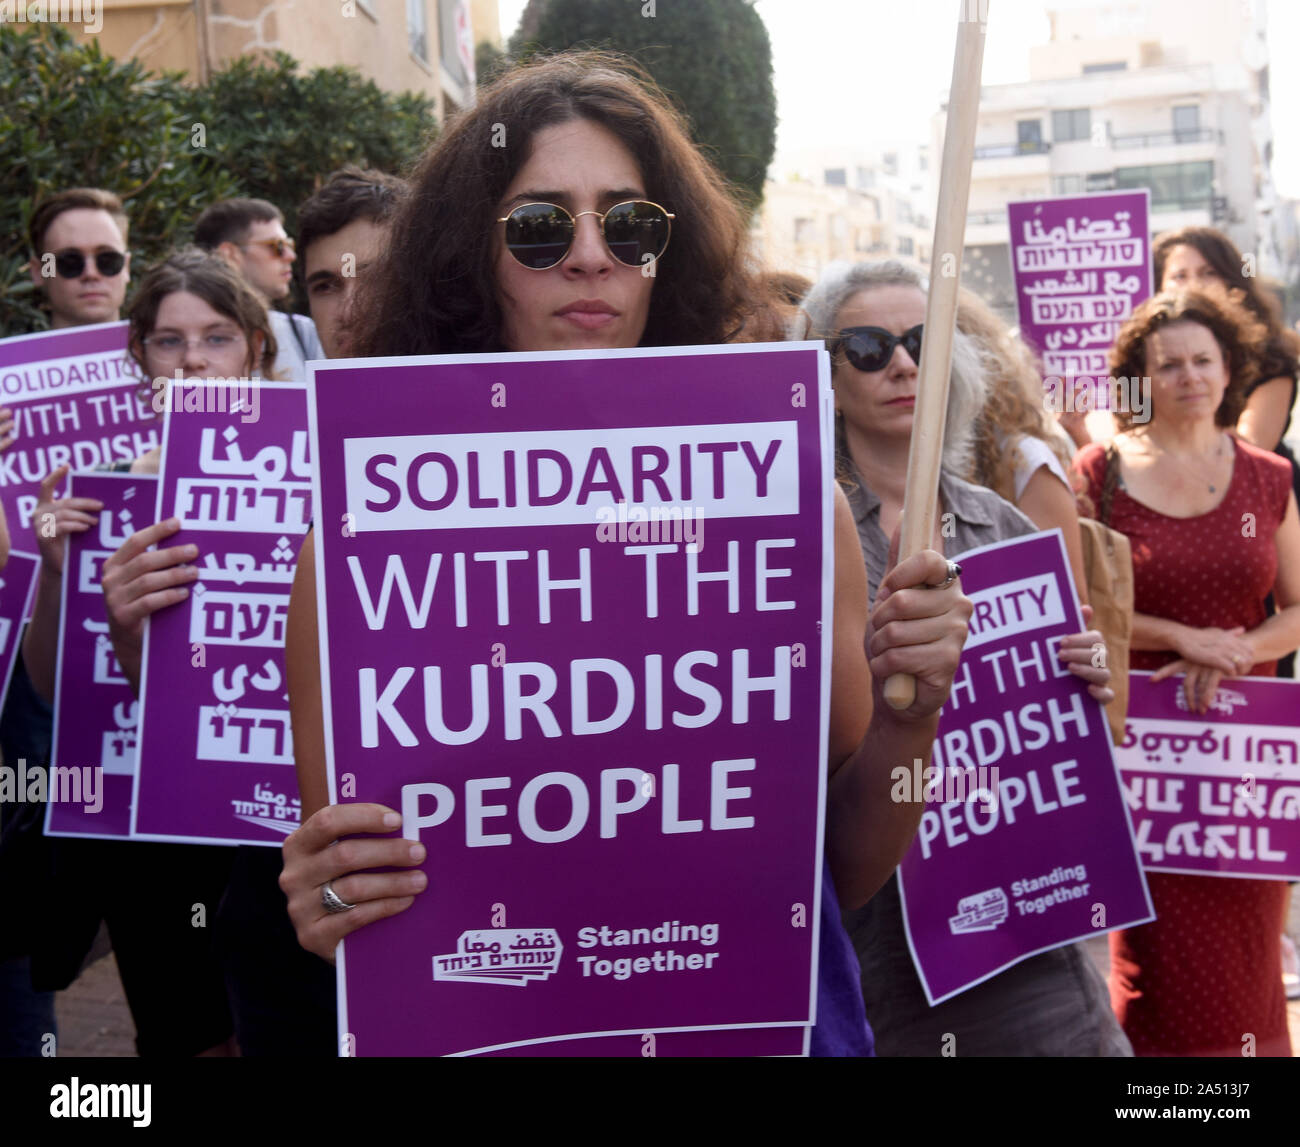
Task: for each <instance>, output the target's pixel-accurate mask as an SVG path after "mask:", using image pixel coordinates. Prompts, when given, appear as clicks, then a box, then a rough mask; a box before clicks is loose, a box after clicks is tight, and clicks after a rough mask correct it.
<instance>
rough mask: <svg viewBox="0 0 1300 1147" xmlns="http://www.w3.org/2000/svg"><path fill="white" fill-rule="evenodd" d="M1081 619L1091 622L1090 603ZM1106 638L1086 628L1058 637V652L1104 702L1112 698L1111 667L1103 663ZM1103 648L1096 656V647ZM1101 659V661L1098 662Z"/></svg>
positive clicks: (1093, 694) (1089, 689)
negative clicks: (1100, 655)
mask: <svg viewBox="0 0 1300 1147" xmlns="http://www.w3.org/2000/svg"><path fill="white" fill-rule="evenodd" d="M1082 609H1083V623H1084V625H1090V624H1091V623H1092V606H1090V605H1085V606H1083V607H1082ZM1105 648H1106V646H1105V639H1104V638H1103V637H1102V635H1101V634H1100V633H1099V632H1098V631H1097V630H1095V629H1085V630H1084V631H1083V632H1082V633H1071V634H1069V635H1068V636H1066V637H1062V638H1061V645H1060V651H1059V653H1058V654H1057V656H1058V657H1059V658H1060V659H1061V661H1063V662H1064V663H1065V664H1067V665H1068V666H1069V667H1070V672H1071V673H1073V674H1075V676H1077V677H1079V678H1080V679H1081V680H1083V681H1086V682H1087V683H1088V692H1089V694H1090V695H1091V696H1092V697H1093V698H1094V699H1095V700H1097V701H1100V702H1101V703H1102V704H1103V705H1109V704H1110V703H1111V702H1112V701H1113V700H1115V691H1114V690H1113V689H1112V688H1111V687H1110V667H1109V666H1108V665H1107V664H1106V658H1105V655H1104V654H1105ZM1098 649H1100V650H1101V651H1102V654H1103V655H1102V657H1101V658H1098V656H1097V651H1098ZM1098 661H1100V664H1098Z"/></svg>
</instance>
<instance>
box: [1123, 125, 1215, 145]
mask: <svg viewBox="0 0 1300 1147" xmlns="http://www.w3.org/2000/svg"><path fill="white" fill-rule="evenodd" d="M1222 138H1223V133H1222V132H1218V131H1215V130H1214V129H1213V128H1209V127H1196V128H1187V129H1185V130H1183V131H1156V132H1148V133H1146V134H1145V135H1113V136H1111V138H1110V145H1111V147H1113V148H1115V149H1116V150H1117V151H1119V150H1122V149H1124V148H1136V147H1171V146H1175V145H1177V144H1180V143H1215V142H1218V141H1221V140H1222Z"/></svg>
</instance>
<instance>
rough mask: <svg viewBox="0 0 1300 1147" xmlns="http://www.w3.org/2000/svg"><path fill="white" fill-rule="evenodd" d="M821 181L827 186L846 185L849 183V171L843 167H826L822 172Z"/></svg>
mask: <svg viewBox="0 0 1300 1147" xmlns="http://www.w3.org/2000/svg"><path fill="white" fill-rule="evenodd" d="M822 181H823V182H824V183H825V184H826V186H827V187H847V186H848V185H849V173H848V171H847V170H846V169H845V168H843V167H828V168H826V170H825V171H824V172H823V173H822Z"/></svg>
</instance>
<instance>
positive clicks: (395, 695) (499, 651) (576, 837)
mask: <svg viewBox="0 0 1300 1147" xmlns="http://www.w3.org/2000/svg"><path fill="white" fill-rule="evenodd" d="M313 369H314V375H315V378H314V386H313V390H312V407H311V410H312V435H313V450H314V456H315V457H316V459H317V463H318V466H317V472H316V479H315V481H316V483H317V485H316V487H315V491H316V504H317V506H318V507H319V514H318V518H317V522H316V525H317V531H316V535H315V538H314V545H315V554H316V572H317V595H318V597H317V601H318V610H319V616H320V633H321V657H322V662H323V666H324V671H323V677H322V691H323V701H324V705H325V714H326V730H327V754H326V755H327V761H328V764H329V768H330V779H331V793H332V794H337V795H335V797H334V799H339V797H341V798H342V799H344V800H348V801H354V800H355V801H379V802H382V803H385V804H388V805H390V806H391V807H393V808H398V809H401V810H402V813H403V818H404V824H403V831H404V833H405V835H406V836H408V837H409V838H411V839H413V840H420V841H422V842H423V843H424V844H425V845H426V846H427V848H428V858H427V861H426V868H427V871H428V873H429V876H430V888H429V891H428V892H427V893H426V894H423V895H422V896H420V897H418V898H417V899H416V902H415V905H414V906H413V907H412V908H411V909H410V910H408V911H407V912H404V913H401V914H400V915H398V916H395V917H392V918H390V919H386V920H381V921H378V922H377V923H375V924H372V925H370V926H368V927H366V928H364V929H361V930H360V931H358V932H356V933H354V934H353V935H351V936H349V937H348V938H347V940H346V941H345V942H344V944H343V946H342V948H341V949H340V953H339V960H338V966H339V975H340V1034H341V1037H342V1038H341V1044H342V1046H343V1047H344V1048H345V1049H348V1050H350V1052H351V1053H352V1054H358V1055H427V1054H470V1053H476V1052H486V1051H494V1050H505V1049H508V1048H512V1047H523V1046H529V1047H532V1048H533V1049H534V1050H535V1051H537V1052H538V1053H539V1054H566V1053H565V1052H564V1051H557V1050H556V1049H557V1048H558V1047H560V1045H559V1044H557V1043H554V1042H548V1041H555V1040H560V1039H563V1038H564V1037H571V1036H587V1035H591V1036H601V1037H604V1036H636V1037H638V1038H640V1037H641V1036H642V1035H643V1034H645V1033H662V1032H667V1031H675V1030H685V1031H690V1030H693V1029H713V1028H736V1027H742V1026H750V1025H761V1026H762V1027H764V1028H771V1027H781V1026H790V1027H795V1028H801V1027H803V1026H804V1025H806V1024H808V1023H809V1022H810V1020H811V1019H812V1006H813V1000H814V989H815V973H816V961H815V952H816V943H817V935H816V917H817V905H818V903H819V900H818V896H819V895H820V861H821V836H822V819H823V811H822V810H823V798H824V787H825V757H826V742H825V737H826V722H827V717H828V704H829V694H828V677H829V643H828V642H823V633H825V634H826V635H829V633H830V613H829V606H830V592H831V577H832V563H831V561H830V548H829V547H830V521H831V518H830V506H831V501H830V499H831V493H832V487H831V485H830V483H831V472H830V465H829V451H828V444H829V430H828V428H829V406H828V403H827V401H826V398H827V379H826V373H827V372H826V364H825V354H824V352H822V351H821V350H820V349H819V348H814V347H810V346H808V345H807V344H783V345H781V346H780V347H778V348H772V347H762V346H749V347H735V348H712V347H710V348H699V347H695V348H683V349H681V350H674V351H667V350H656V351H649V350H646V351H641V350H638V351H608V352H599V353H596V352H574V353H568V354H560V353H556V354H534V355H522V354H520V355H497V356H455V357H451V356H449V357H445V358H429V359H417V360H386V361H383V362H378V363H364V362H356V363H330V364H328V365H325V364H316V366H315V367H314V368H313ZM358 395H364V396H365V401H363V402H359V401H358V399H357V396H358ZM450 873H454V874H455V878H454V879H449V878H448V876H447V874H450ZM736 1038H740V1037H736ZM791 1043H792V1044H793V1043H798V1045H799V1047H800V1048H801V1047H802V1032H800V1034H799V1035H798V1036H795V1037H793V1038H792V1040H791ZM596 1046H599V1045H596ZM620 1046H626V1045H620ZM729 1046H733V1047H734V1046H736V1045H735V1044H731V1045H729ZM788 1046H789V1045H787V1047H788ZM781 1050H787V1049H781ZM787 1053H788V1051H787ZM620 1054H622V1052H620ZM751 1054H752V1053H751Z"/></svg>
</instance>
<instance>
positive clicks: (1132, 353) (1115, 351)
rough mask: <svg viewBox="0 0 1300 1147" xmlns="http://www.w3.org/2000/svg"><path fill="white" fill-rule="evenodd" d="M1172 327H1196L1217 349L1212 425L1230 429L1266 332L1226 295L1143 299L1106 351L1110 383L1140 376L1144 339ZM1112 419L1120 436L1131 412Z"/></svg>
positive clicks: (1169, 295)
mask: <svg viewBox="0 0 1300 1147" xmlns="http://www.w3.org/2000/svg"><path fill="white" fill-rule="evenodd" d="M1174 323H1197V324H1199V325H1200V326H1203V327H1205V329H1206V330H1208V331H1209V332H1210V333H1211V334H1212V335H1213V336H1214V341H1215V342H1217V343H1218V344H1219V350H1220V351H1222V353H1223V360H1224V362H1225V363H1226V364H1227V368H1228V386H1227V389H1226V390H1224V392H1223V401H1222V402H1220V403H1219V409H1218V410H1216V411H1215V412H1214V421H1215V424H1216V425H1217V426H1221V427H1224V428H1227V429H1231V428H1232V427H1235V426H1236V425H1237V419H1238V418H1239V417H1240V416H1241V410H1242V407H1243V406H1244V405H1245V403H1246V390H1247V388H1248V387H1249V386H1250V384H1251V383H1252V382H1254V381H1256V380H1257V379H1258V378H1259V377H1260V375H1259V365H1260V362H1261V359H1262V356H1263V353H1264V349H1265V346H1266V344H1267V342H1268V328H1267V327H1265V326H1264V324H1263V323H1261V322H1260V321H1259V320H1258V319H1257V318H1255V316H1254V315H1252V314H1251V313H1250V311H1249V310H1247V309H1246V307H1244V306H1243V305H1242V304H1241V303H1239V302H1237V301H1236V300H1235V299H1232V298H1230V297H1228V296H1227V295H1220V294H1218V293H1217V292H1216V293H1215V294H1206V293H1204V292H1202V291H1166V292H1164V293H1163V294H1159V295H1155V296H1153V297H1152V298H1150V299H1147V301H1146V302H1145V303H1143V304H1142V305H1141V306H1140V307H1138V309H1137V310H1136V311H1134V312H1133V314H1132V315H1131V316H1130V317H1129V319H1128V321H1127V322H1125V324H1124V326H1123V327H1122V328H1121V329H1120V332H1119V336H1118V337H1117V338H1116V339H1115V345H1114V346H1113V347H1112V348H1111V352H1110V373H1111V374H1112V375H1113V376H1114V377H1116V378H1143V377H1146V373H1147V358H1146V351H1147V345H1146V344H1147V339H1148V338H1149V337H1150V336H1151V335H1152V334H1154V333H1155V332H1156V331H1158V330H1160V329H1161V328H1162V327H1167V326H1171V325H1172V324H1174ZM1114 416H1115V422H1116V424H1117V425H1118V427H1119V429H1120V430H1121V431H1124V430H1128V429H1130V428H1131V427H1132V425H1133V412H1132V411H1131V410H1117V411H1114Z"/></svg>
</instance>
